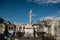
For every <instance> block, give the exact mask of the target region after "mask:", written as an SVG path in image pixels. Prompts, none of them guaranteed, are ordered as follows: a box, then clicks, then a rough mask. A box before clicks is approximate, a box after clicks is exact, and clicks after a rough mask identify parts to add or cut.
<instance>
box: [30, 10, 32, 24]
mask: <svg viewBox="0 0 60 40" xmlns="http://www.w3.org/2000/svg"><path fill="white" fill-rule="evenodd" d="M30 25H32V10H30Z"/></svg>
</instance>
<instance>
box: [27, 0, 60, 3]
mask: <svg viewBox="0 0 60 40" xmlns="http://www.w3.org/2000/svg"><path fill="white" fill-rule="evenodd" d="M27 1H28V2H32V0H27ZM33 2H34V3H37V4H40V3H60V0H33Z"/></svg>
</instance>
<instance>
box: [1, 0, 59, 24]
mask: <svg viewBox="0 0 60 40" xmlns="http://www.w3.org/2000/svg"><path fill="white" fill-rule="evenodd" d="M31 9H32V13H33V23H37V21H38V20H39V19H40V18H41V17H46V16H59V15H60V1H59V0H57V1H50V0H48V1H46V2H45V1H44V0H43V2H41V1H40V0H38V1H37V0H0V17H2V18H4V19H5V20H9V21H11V22H17V23H22V24H27V23H29V11H30V10H31Z"/></svg>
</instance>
